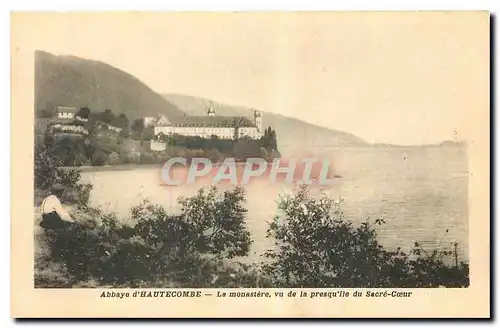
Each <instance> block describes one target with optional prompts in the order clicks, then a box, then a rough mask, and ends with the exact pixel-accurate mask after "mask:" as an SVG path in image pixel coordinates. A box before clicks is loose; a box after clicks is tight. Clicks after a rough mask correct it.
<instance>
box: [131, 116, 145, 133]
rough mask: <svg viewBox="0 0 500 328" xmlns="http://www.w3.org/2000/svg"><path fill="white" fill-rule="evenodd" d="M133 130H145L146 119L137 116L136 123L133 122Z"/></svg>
mask: <svg viewBox="0 0 500 328" xmlns="http://www.w3.org/2000/svg"><path fill="white" fill-rule="evenodd" d="M131 128H132V131H135V132H142V130H144V121H143V119H142V118H137V119H135V120H134V123H132V127H131Z"/></svg>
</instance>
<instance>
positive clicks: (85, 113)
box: [77, 106, 90, 119]
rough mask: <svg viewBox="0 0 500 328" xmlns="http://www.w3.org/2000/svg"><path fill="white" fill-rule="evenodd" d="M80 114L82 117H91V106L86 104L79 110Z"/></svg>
mask: <svg viewBox="0 0 500 328" xmlns="http://www.w3.org/2000/svg"><path fill="white" fill-rule="evenodd" d="M77 115H78V116H80V117H81V118H87V119H88V118H89V116H90V108H88V107H86V106H84V107H82V108H80V110H79V111H78V114H77Z"/></svg>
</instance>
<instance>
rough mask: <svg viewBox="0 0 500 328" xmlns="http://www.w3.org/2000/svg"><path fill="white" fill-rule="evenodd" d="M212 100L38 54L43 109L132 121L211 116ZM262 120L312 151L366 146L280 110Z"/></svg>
mask: <svg viewBox="0 0 500 328" xmlns="http://www.w3.org/2000/svg"><path fill="white" fill-rule="evenodd" d="M167 78H168V77H167ZM172 78H175V77H172ZM210 102H211V100H208V99H204V98H200V97H194V96H186V95H179V94H164V95H160V94H159V93H157V92H155V91H154V90H152V89H151V88H150V87H148V86H147V85H146V84H145V83H143V82H142V81H140V80H139V79H137V78H136V77H134V76H132V75H130V74H128V73H126V72H124V71H122V70H120V69H117V68H115V67H113V66H111V65H108V64H106V63H103V62H100V61H96V60H89V59H83V58H79V57H75V56H69V55H65V56H57V55H54V54H51V53H48V52H44V51H40V50H38V51H36V52H35V110H36V112H38V113H40V112H41V111H44V110H45V111H52V110H54V108H55V107H57V106H73V107H77V108H79V107H83V106H88V107H89V108H90V109H91V110H92V111H103V110H104V109H111V110H112V111H113V112H114V113H115V114H120V113H124V114H126V115H127V117H128V118H129V120H130V121H132V120H134V119H136V118H140V117H144V116H155V115H158V114H161V115H165V116H167V117H168V118H178V117H182V116H184V115H206V109H207V107H208V106H209V104H210ZM212 103H213V106H214V108H215V110H216V115H223V116H244V117H248V118H250V119H251V120H253V109H249V108H246V107H241V106H231V105H226V104H222V103H219V102H215V101H214V102H212ZM263 123H264V124H263V125H264V128H267V127H268V126H271V127H272V128H273V129H274V130H275V131H276V133H277V136H278V143H279V146H282V147H291V148H293V149H305V150H311V149H313V148H314V147H321V146H325V145H326V146H347V145H367V143H366V142H365V141H363V140H362V139H360V138H358V137H356V136H354V135H352V134H349V133H346V132H342V131H337V130H332V129H328V128H325V127H320V126H317V125H313V124H310V123H306V122H303V121H301V120H299V119H295V118H291V117H286V116H282V115H278V114H273V113H267V112H264V117H263Z"/></svg>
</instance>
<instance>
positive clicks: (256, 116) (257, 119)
mask: <svg viewBox="0 0 500 328" xmlns="http://www.w3.org/2000/svg"><path fill="white" fill-rule="evenodd" d="M253 121H254V124H255V126H256V127H257V131H258V132H259V133H261V134H262V132H263V131H262V112H260V111H258V110H255V111H254V112H253Z"/></svg>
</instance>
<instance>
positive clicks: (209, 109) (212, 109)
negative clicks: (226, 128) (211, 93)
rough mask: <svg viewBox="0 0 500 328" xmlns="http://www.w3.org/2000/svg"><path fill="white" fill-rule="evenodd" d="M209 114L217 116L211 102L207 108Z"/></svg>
mask: <svg viewBox="0 0 500 328" xmlns="http://www.w3.org/2000/svg"><path fill="white" fill-rule="evenodd" d="M207 115H208V116H215V110H214V108H213V107H212V103H210V107H208V110H207Z"/></svg>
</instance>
